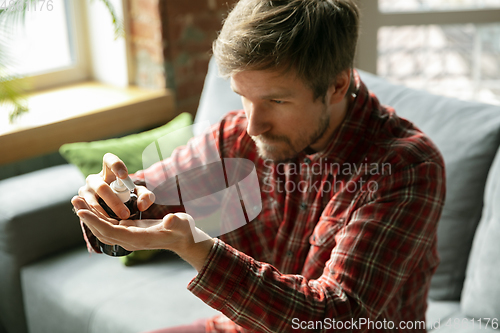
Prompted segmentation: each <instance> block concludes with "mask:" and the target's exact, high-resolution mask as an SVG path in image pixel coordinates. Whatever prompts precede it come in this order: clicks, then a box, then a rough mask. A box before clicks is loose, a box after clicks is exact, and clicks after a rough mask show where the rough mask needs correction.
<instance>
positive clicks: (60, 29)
mask: <svg viewBox="0 0 500 333" xmlns="http://www.w3.org/2000/svg"><path fill="white" fill-rule="evenodd" d="M23 4H25V5H26V9H25V12H26V16H25V19H24V20H17V24H9V25H7V26H6V28H7V29H6V30H4V31H2V32H1V33H0V38H1V39H2V44H3V45H6V46H7V52H6V54H7V60H8V62H7V64H6V66H5V68H4V70H5V71H6V73H7V74H16V75H21V76H25V77H26V76H28V77H31V79H30V82H29V86H30V88H31V89H33V90H36V89H40V88H46V87H50V86H56V85H62V84H67V83H71V82H76V81H81V80H84V79H87V78H88V77H89V66H88V56H87V55H86V54H85V49H86V47H85V45H86V35H85V28H84V22H83V19H82V15H81V13H82V12H83V10H84V9H83V8H82V5H83V1H70V0H39V1H33V2H29V1H27V0H22V1H19V0H17V1H5V0H0V7H2V8H6V6H10V7H8V8H9V9H10V10H19V9H20V7H21V6H22V5H23Z"/></svg>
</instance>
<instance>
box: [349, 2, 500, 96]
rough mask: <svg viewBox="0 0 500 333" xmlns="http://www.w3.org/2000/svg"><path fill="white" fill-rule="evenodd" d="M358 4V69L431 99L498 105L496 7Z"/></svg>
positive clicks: (499, 14)
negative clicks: (422, 91)
mask: <svg viewBox="0 0 500 333" xmlns="http://www.w3.org/2000/svg"><path fill="white" fill-rule="evenodd" d="M359 3H360V7H361V10H362V11H363V17H362V28H361V29H362V34H361V37H360V43H359V46H358V59H357V60H358V63H357V66H358V67H359V68H361V69H365V70H367V71H369V72H372V73H376V74H378V75H380V76H382V77H385V78H387V79H389V80H390V81H392V82H395V83H402V84H405V85H407V86H410V87H413V88H417V89H425V90H428V91H430V92H432V93H436V94H440V95H446V96H452V97H457V98H461V99H468V100H477V101H481V102H486V103H491V104H497V105H500V44H499V42H498V41H500V1H498V0H378V3H377V1H373V0H359Z"/></svg>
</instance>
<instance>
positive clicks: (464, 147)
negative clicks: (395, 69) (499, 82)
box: [360, 72, 500, 300]
mask: <svg viewBox="0 0 500 333" xmlns="http://www.w3.org/2000/svg"><path fill="white" fill-rule="evenodd" d="M360 74H361V78H362V80H363V81H364V82H365V84H366V85H367V86H368V88H369V89H370V90H371V91H373V92H374V93H375V95H377V97H378V98H379V100H380V101H381V102H382V103H383V104H387V105H390V106H392V107H394V109H395V110H396V113H397V114H398V115H399V116H401V117H404V118H407V119H409V120H410V121H412V122H413V123H414V124H415V125H417V126H418V127H419V128H420V129H421V130H422V131H423V132H425V133H426V134H427V135H429V137H430V138H431V139H432V140H433V141H434V143H435V144H436V145H437V146H438V148H439V149H440V151H441V153H442V155H443V157H444V161H445V164H446V186H447V191H446V202H445V206H444V208H443V213H442V216H441V220H440V222H439V226H438V251H439V255H440V257H441V263H440V265H439V267H438V269H437V271H436V273H435V275H434V277H433V279H432V283H431V290H430V292H429V296H430V297H431V298H433V299H437V300H458V299H459V298H460V294H461V291H462V286H463V281H464V278H465V270H466V266H467V258H468V256H469V251H470V248H471V245H472V238H473V236H474V231H475V229H476V226H477V224H478V222H479V219H480V217H481V210H482V204H483V192H484V186H485V182H486V176H487V174H488V170H489V168H490V166H491V163H492V161H493V158H494V157H495V154H496V151H497V148H498V146H499V145H500V107H498V106H493V105H487V104H481V103H475V102H466V101H460V100H457V99H453V98H447V97H442V96H436V95H432V94H429V93H427V92H424V91H417V90H413V89H409V88H405V87H403V86H398V85H393V84H390V83H388V82H387V81H385V80H383V79H381V78H379V77H376V76H374V75H372V74H369V73H365V72H360Z"/></svg>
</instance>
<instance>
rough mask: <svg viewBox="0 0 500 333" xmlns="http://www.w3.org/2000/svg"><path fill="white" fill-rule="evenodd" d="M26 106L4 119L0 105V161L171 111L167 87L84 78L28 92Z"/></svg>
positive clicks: (142, 124)
mask: <svg viewBox="0 0 500 333" xmlns="http://www.w3.org/2000/svg"><path fill="white" fill-rule="evenodd" d="M28 105H29V109H30V111H29V112H28V113H27V114H24V115H22V116H21V117H20V118H19V119H18V120H17V121H16V123H15V124H13V125H12V124H9V121H8V110H7V108H6V107H0V117H1V119H2V120H1V121H0V164H6V163H10V162H15V161H18V160H21V159H25V158H30V157H35V156H39V155H43V154H47V153H51V152H54V151H57V150H58V149H59V147H60V146H61V145H62V144H64V143H68V142H78V141H93V140H98V139H102V138H106V137H110V136H113V135H118V134H122V133H125V132H131V131H135V130H140V129H143V128H146V127H150V126H154V125H159V124H163V123H166V122H167V121H169V120H170V119H172V118H173V117H175V116H176V113H175V107H174V98H173V95H172V94H171V92H170V91H168V90H165V89H161V90H147V89H143V88H138V87H133V86H131V87H127V88H119V87H113V86H109V85H106V84H102V83H98V82H85V83H79V84H74V85H71V86H65V87H62V88H57V89H51V90H46V91H42V92H37V93H33V94H30V95H29V96H28Z"/></svg>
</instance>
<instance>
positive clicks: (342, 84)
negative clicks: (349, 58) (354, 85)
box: [327, 68, 352, 104]
mask: <svg viewBox="0 0 500 333" xmlns="http://www.w3.org/2000/svg"><path fill="white" fill-rule="evenodd" d="M351 73H352V71H351V69H350V68H349V69H345V70H343V71H342V72H340V73H339V75H337V78H336V80H335V82H334V83H333V84H332V85H331V86H330V88H328V91H327V97H329V100H328V99H327V101H329V102H330V104H337V103H340V102H341V101H342V100H343V99H344V97H345V95H346V94H347V91H348V90H349V86H350V85H351Z"/></svg>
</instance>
